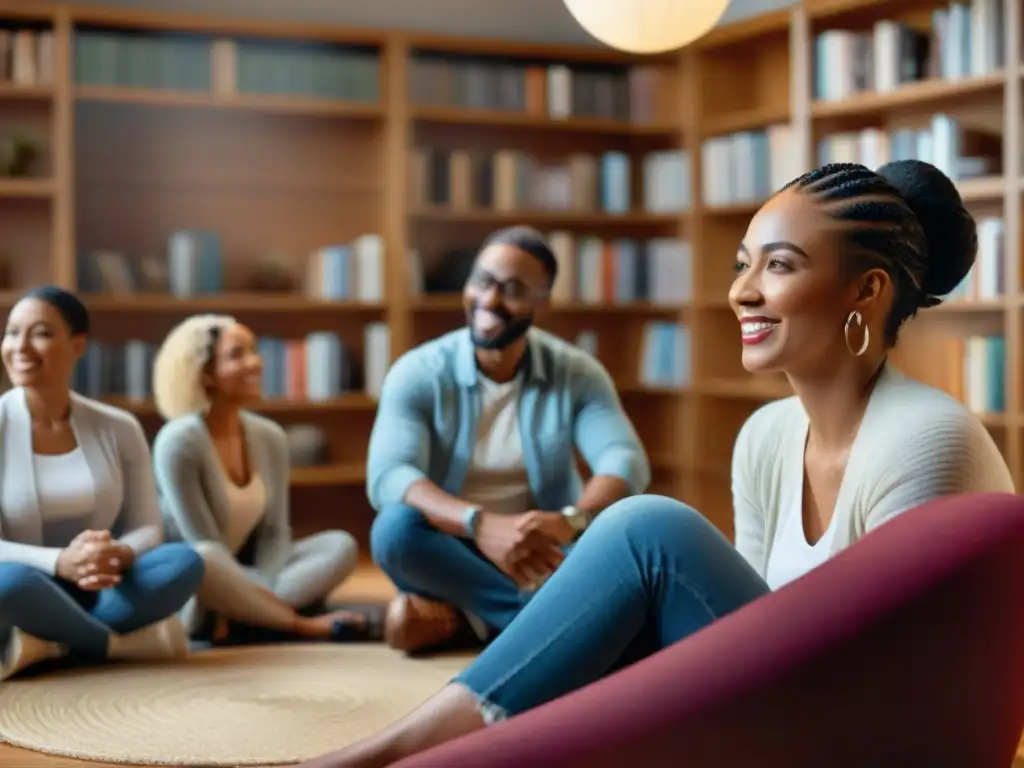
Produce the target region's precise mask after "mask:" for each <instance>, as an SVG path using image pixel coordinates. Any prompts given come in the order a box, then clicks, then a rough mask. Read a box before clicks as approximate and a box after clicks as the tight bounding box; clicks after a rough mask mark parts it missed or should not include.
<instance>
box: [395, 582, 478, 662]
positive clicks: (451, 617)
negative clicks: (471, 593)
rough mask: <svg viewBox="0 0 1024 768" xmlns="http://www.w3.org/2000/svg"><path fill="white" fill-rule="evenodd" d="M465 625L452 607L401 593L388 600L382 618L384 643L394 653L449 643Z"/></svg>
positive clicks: (462, 618) (410, 651)
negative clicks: (394, 650) (393, 650)
mask: <svg viewBox="0 0 1024 768" xmlns="http://www.w3.org/2000/svg"><path fill="white" fill-rule="evenodd" d="M465 623H466V620H465V617H463V615H462V614H461V613H460V612H459V611H458V609H456V608H455V607H454V606H451V605H448V604H447V603H440V602H437V601H434V600H427V599H426V598H423V597H419V596H417V595H408V594H404V593H401V594H398V595H397V596H395V597H394V598H393V599H392V600H391V603H390V604H389V605H388V610H387V613H386V614H385V616H384V641H385V642H386V643H387V644H388V645H389V646H391V647H392V648H394V649H396V650H399V651H404V652H406V653H414V652H415V651H419V650H422V649H424V648H430V647H432V646H435V645H439V644H440V643H443V642H445V641H447V640H451V639H452V638H454V637H455V635H456V634H457V633H458V632H459V630H460V629H462V628H463V626H464V625H465Z"/></svg>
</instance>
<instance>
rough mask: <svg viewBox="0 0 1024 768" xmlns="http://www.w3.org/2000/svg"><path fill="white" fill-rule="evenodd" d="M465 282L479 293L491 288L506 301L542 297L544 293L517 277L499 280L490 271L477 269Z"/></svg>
mask: <svg viewBox="0 0 1024 768" xmlns="http://www.w3.org/2000/svg"><path fill="white" fill-rule="evenodd" d="M467 284H468V285H469V286H470V287H471V288H473V289H474V290H477V291H480V293H487V291H489V290H491V289H492V288H493V289H495V290H497V292H498V294H499V295H500V296H501V297H502V298H503V299H505V300H506V301H525V300H527V299H543V298H544V297H545V293H544V292H542V291H535V290H534V289H532V288H530V286H528V285H527V284H526V283H524V282H523V281H522V280H519V279H518V278H514V277H513V278H509V279H508V280H499V279H498V278H496V277H495V276H494V275H492V274H491V273H490V272H486V271H484V270H482V269H477V270H474V271H473V272H472V274H470V276H469V280H468V281H467Z"/></svg>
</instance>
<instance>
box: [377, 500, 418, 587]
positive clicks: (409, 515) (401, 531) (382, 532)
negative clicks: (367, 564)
mask: <svg viewBox="0 0 1024 768" xmlns="http://www.w3.org/2000/svg"><path fill="white" fill-rule="evenodd" d="M426 527H428V523H427V521H426V518H424V516H423V513H422V512H420V511H419V510H418V509H416V508H415V507H410V506H409V505H407V504H393V505H390V506H387V507H384V509H382V510H381V511H380V512H379V513H378V514H377V517H376V518H375V519H374V521H373V526H372V527H371V528H370V554H371V556H372V557H373V561H374V562H375V563H377V565H379V566H380V567H381V568H383V569H384V570H385V571H387V570H388V569H389V568H400V567H401V566H400V564H401V563H402V562H403V561H404V560H405V559H406V558H407V557H408V556H409V554H410V552H411V551H412V550H413V549H414V547H416V545H417V543H419V542H422V540H423V534H424V532H426V531H425V529H426Z"/></svg>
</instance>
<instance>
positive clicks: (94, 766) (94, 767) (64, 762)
mask: <svg viewBox="0 0 1024 768" xmlns="http://www.w3.org/2000/svg"><path fill="white" fill-rule="evenodd" d="M394 594H395V592H394V587H393V586H392V584H391V582H389V581H388V580H387V578H386V577H385V576H384V575H383V574H382V573H381V572H380V571H379V570H377V568H376V567H375V566H374V565H373V564H372V563H370V562H366V563H363V564H361V565H360V567H359V568H358V569H357V570H356V572H355V573H354V574H353V575H352V576H351V577H350V578H349V580H348V581H347V582H346V583H345V584H344V585H343V586H342V588H341V589H340V590H338V592H337V593H335V594H334V595H332V596H331V602H332V603H335V602H337V603H376V604H384V603H386V602H387V601H388V600H389V599H390V598H391V597H393V596H394ZM0 766H4V768H153V767H152V766H145V767H144V766H131V765H126V764H124V763H100V762H90V761H84V760H74V759H71V758H67V757H54V756H52V755H44V754H42V753H40V752H33V751H31V750H27V749H19V748H17V747H12V746H10V745H7V744H3V743H0ZM1020 768H1024V764H1022V765H1021V767H1020Z"/></svg>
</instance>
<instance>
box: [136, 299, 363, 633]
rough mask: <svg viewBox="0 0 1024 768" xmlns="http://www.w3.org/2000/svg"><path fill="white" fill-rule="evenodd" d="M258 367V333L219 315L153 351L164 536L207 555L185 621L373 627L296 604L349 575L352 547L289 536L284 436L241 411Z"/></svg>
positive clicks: (323, 536)
mask: <svg viewBox="0 0 1024 768" xmlns="http://www.w3.org/2000/svg"><path fill="white" fill-rule="evenodd" d="M262 373H263V361H262V359H261V358H260V354H259V351H258V349H257V340H256V337H255V336H254V335H253V333H252V331H251V330H250V329H249V328H247V327H246V326H244V325H242V324H241V323H238V322H237V321H236V320H235V319H234V318H232V317H227V316H224V315H197V316H194V317H190V318H188V319H187V320H185V321H184V322H182V323H181V324H180V325H178V326H177V327H176V328H175V329H174V330H172V331H171V333H170V334H169V335H168V336H167V338H166V339H165V340H164V343H163V346H162V347H161V348H160V351H159V352H158V353H157V357H156V362H155V365H154V370H153V389H154V395H155V397H156V404H157V408H158V409H159V411H160V413H161V415H162V416H163V417H164V418H165V419H167V420H168V422H167V424H165V425H164V427H163V428H162V429H161V430H160V433H159V434H158V435H157V438H156V441H155V443H154V446H153V454H154V457H153V458H154V462H155V465H156V477H157V485H158V487H159V491H160V502H161V504H162V506H163V511H164V515H165V518H166V524H167V529H168V535H169V536H170V537H172V538H176V539H181V540H183V541H186V542H189V543H190V544H192V545H194V546H195V547H196V549H198V550H199V552H200V553H201V554H202V557H203V560H204V561H205V563H206V577H205V579H204V580H203V583H202V585H201V586H200V588H199V592H198V595H197V596H196V599H195V600H192V601H190V602H189V604H188V606H187V607H186V610H185V612H184V616H185V620H186V624H187V626H188V629H189V631H190V632H191V633H192V634H193V635H194V636H196V637H198V638H200V639H204V640H210V639H213V640H221V639H230V634H231V633H230V629H231V624H230V623H233V624H234V625H235V627H236V628H237V629H238V632H236V633H235V637H236V638H237V637H238V635H239V633H241V634H246V633H247V630H251V629H260V630H271V631H275V632H278V633H281V634H282V635H295V636H299V637H302V638H306V639H311V640H344V639H347V638H349V637H352V636H358V637H363V636H365V635H366V634H367V632H368V631H369V632H372V628H370V627H368V626H367V619H366V617H364V616H360V615H355V614H352V613H350V612H347V611H339V612H333V613H324V614H323V615H317V616H312V617H309V616H305V615H303V614H302V613H300V611H304V610H306V609H311V608H315V607H316V606H317V604H318V603H320V602H322V601H323V600H324V599H325V598H326V597H327V596H328V594H330V592H331V591H332V590H334V589H335V588H336V587H338V586H340V585H341V583H342V582H343V581H344V580H345V579H346V578H348V576H349V575H350V574H351V573H352V571H353V570H354V569H355V566H356V563H357V554H358V553H357V545H356V541H355V539H354V538H353V537H352V536H350V535H349V534H348V533H346V532H344V531H324V532H322V533H319V534H316V535H314V536H310V537H309V538H306V539H302V540H301V541H293V540H292V536H291V527H290V524H289V520H290V512H289V500H288V496H289V483H290V466H289V456H288V450H289V449H288V441H287V438H286V437H285V433H284V430H283V429H282V428H281V427H280V426H279V425H278V424H276V423H274V422H272V421H270V420H269V419H265V418H263V417H262V416H258V415H257V414H255V413H252V412H251V411H249V410H247V409H248V408H250V407H251V406H252V405H254V404H255V403H258V402H259V401H260V399H261V397H262ZM248 634H250V636H251V632H249V633H248ZM268 637H269V636H264V637H263V639H268Z"/></svg>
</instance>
